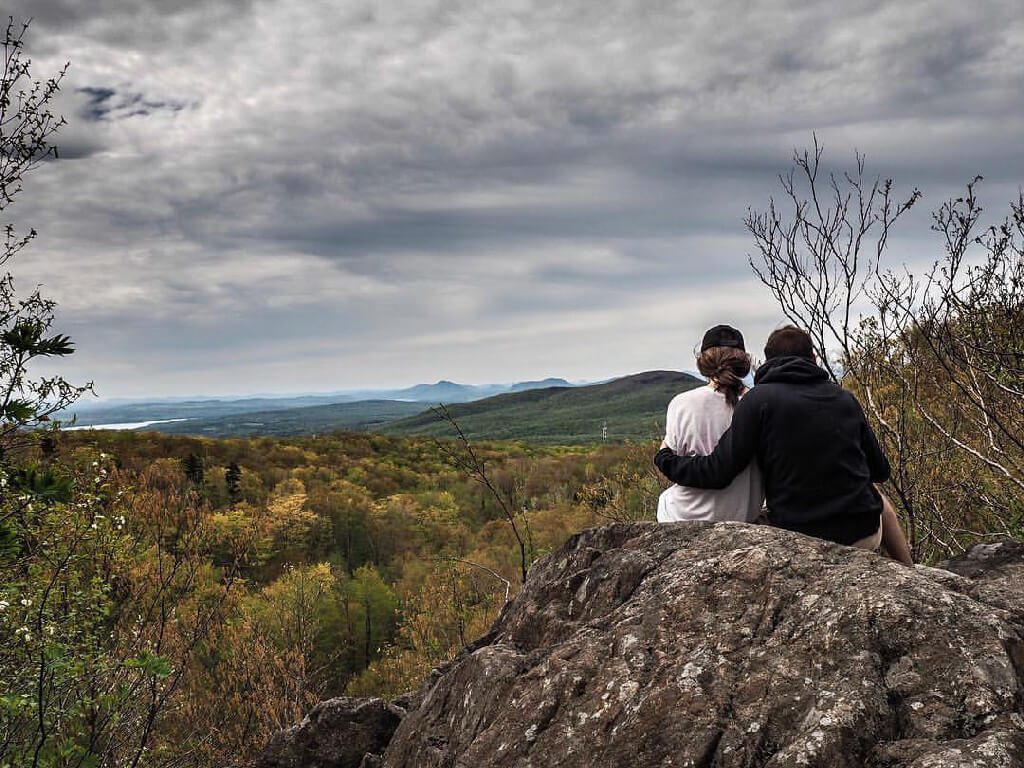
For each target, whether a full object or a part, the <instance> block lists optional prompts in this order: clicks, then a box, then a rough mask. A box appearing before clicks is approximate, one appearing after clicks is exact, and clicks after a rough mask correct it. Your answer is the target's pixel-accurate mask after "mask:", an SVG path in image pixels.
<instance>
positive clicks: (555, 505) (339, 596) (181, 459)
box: [0, 433, 660, 765]
mask: <svg viewBox="0 0 1024 768" xmlns="http://www.w3.org/2000/svg"><path fill="white" fill-rule="evenodd" d="M475 450H476V451H477V452H478V454H479V456H480V457H481V458H482V460H483V461H484V462H485V463H486V466H487V471H488V474H489V475H490V476H491V478H492V479H493V480H494V485H495V487H496V488H497V489H498V490H499V492H501V493H505V494H507V497H506V498H504V502H505V504H506V507H508V506H509V505H510V507H511V508H512V509H514V510H515V511H516V514H517V515H519V518H518V520H519V524H520V528H521V530H522V532H523V534H524V535H525V537H526V539H527V542H526V543H527V547H526V551H527V556H528V558H529V559H531V560H533V559H536V558H538V557H542V556H543V555H544V554H546V553H547V552H550V551H551V550H552V549H554V548H556V547H558V546H559V545H561V544H562V543H563V542H564V541H565V539H566V538H567V537H568V536H570V535H571V534H572V533H574V532H576V531H579V530H581V529H582V528H585V527H588V526H591V525H595V524H598V523H600V522H602V518H601V517H600V516H599V513H600V512H601V509H598V508H597V507H596V506H595V505H594V503H593V502H592V493H591V492H590V491H588V490H587V489H588V487H592V486H593V485H594V484H595V483H601V482H603V481H602V480H601V478H602V477H605V476H608V477H611V478H613V479H612V480H611V481H610V485H609V484H608V483H605V484H604V485H603V486H602V487H607V488H612V489H613V490H614V491H615V492H617V493H620V494H633V495H635V494H636V493H640V494H641V495H643V494H645V493H654V494H656V493H657V491H658V490H660V488H659V486H658V484H657V483H654V484H653V485H649V486H646V485H645V486H644V487H643V488H642V489H639V490H638V489H632V490H629V489H626V488H625V487H624V485H623V484H624V483H626V482H627V481H628V478H631V477H633V476H634V475H635V474H636V473H638V472H642V471H645V470H641V469H639V468H636V467H634V468H630V469H624V468H622V467H621V465H622V464H623V463H631V464H635V463H636V461H637V458H638V457H640V456H641V453H642V454H643V455H642V457H641V458H642V465H643V466H645V467H646V466H647V465H649V462H650V455H651V453H652V452H653V446H645V447H643V449H638V448H628V449H624V448H623V447H621V446H619V447H608V448H601V449H592V448H589V449H587V448H578V449H566V448H537V447H531V446H523V445H518V444H507V445H479V446H475ZM101 453H102V454H103V456H104V458H102V459H100V458H98V457H99V456H100V455H101ZM93 461H96V464H95V465H93V464H92V462H93ZM197 465H199V466H197ZM26 466H27V465H26ZM230 466H235V467H236V469H235V470H232V471H233V473H234V476H235V478H237V484H236V487H235V490H234V491H232V490H231V489H229V487H228V480H227V479H226V475H227V470H228V467H230ZM32 467H33V470H32V471H33V472H35V473H36V474H35V475H32V476H31V477H34V478H36V479H35V480H33V479H31V478H30V477H28V476H27V475H26V476H19V478H20V479H19V480H18V482H19V483H20V484H21V486H25V487H29V486H31V487H33V488H35V491H32V490H31V489H30V490H28V491H24V492H22V491H19V493H18V495H13V494H10V493H8V494H7V495H5V496H4V497H3V499H4V501H3V503H4V504H5V505H6V507H4V510H6V511H2V514H3V515H6V517H2V518H0V521H4V520H6V521H9V522H10V521H20V522H18V523H17V525H14V523H11V525H14V528H11V526H10V525H9V526H8V528H9V529H10V530H13V535H14V541H15V544H16V546H15V549H10V547H9V548H8V550H6V551H5V552H4V554H3V556H2V557H0V577H2V579H3V580H2V582H0V583H2V584H3V586H2V587H0V606H3V607H2V610H0V640H2V646H3V650H2V651H0V654H2V657H0V685H2V690H0V697H2V700H0V717H2V718H3V720H2V722H0V725H2V727H3V728H4V729H5V730H4V733H5V734H6V737H7V738H8V746H7V747H6V748H5V749H6V750H7V751H6V753H3V754H0V765H2V764H4V762H5V761H7V762H10V761H11V760H12V757H11V756H12V755H15V754H17V755H22V756H23V755H25V754H27V753H28V752H29V751H32V750H33V749H34V746H35V744H36V743H38V742H39V740H40V734H39V733H37V730H38V728H37V726H36V723H37V722H38V720H39V718H38V710H39V708H40V705H39V697H38V696H37V694H36V691H37V690H38V689H39V681H40V679H41V676H42V678H44V682H45V685H46V686H49V688H46V693H45V694H44V699H43V707H42V708H43V709H44V710H45V718H44V722H45V723H46V724H47V731H46V732H45V734H42V741H43V742H44V743H45V749H44V750H43V751H42V754H43V756H44V757H45V760H42V761H41V763H40V764H42V765H72V764H76V765H77V764H83V765H84V764H89V763H90V762H92V763H93V764H95V765H115V764H124V763H126V762H131V760H132V759H133V756H134V755H135V754H136V753H137V752H138V750H140V749H142V748H143V747H144V748H145V760H144V762H145V764H147V765H161V764H163V763H164V762H170V761H171V759H172V757H173V759H176V760H179V761H180V760H182V759H185V760H188V761H190V762H191V763H192V764H196V765H214V764H227V763H234V762H239V761H240V760H242V759H244V758H245V756H246V755H248V754H250V752H251V751H252V750H253V749H255V748H258V746H259V745H261V744H263V743H265V741H266V740H267V738H269V736H270V735H271V734H272V733H273V732H274V731H275V730H277V729H279V728H281V727H284V726H287V725H289V724H291V723H293V722H294V721H295V720H296V719H297V718H298V717H300V716H301V715H302V714H303V713H304V712H305V711H306V710H308V708H309V707H310V706H311V705H312V704H313V703H314V702H315V701H317V700H319V699H322V698H324V697H328V696H332V695H338V694H341V693H344V692H345V691H348V692H350V693H357V694H377V695H394V694H397V693H400V692H402V691H404V690H409V689H412V688H415V687H417V686H418V685H419V684H420V682H421V681H422V679H423V677H424V675H425V674H426V673H427V672H429V670H430V668H431V667H433V666H435V665H437V664H439V663H441V662H443V661H444V660H446V659H448V658H450V657H451V656H453V655H454V654H455V653H457V652H458V651H459V650H460V649H461V648H463V647H464V646H465V645H466V644H467V643H471V642H472V641H473V640H475V639H476V638H478V637H479V636H481V635H482V634H484V633H485V632H486V631H487V629H488V627H489V626H490V624H491V622H492V621H493V619H494V617H495V616H496V615H497V612H498V611H499V610H500V609H501V606H502V605H503V604H504V602H505V600H506V599H508V598H509V597H511V596H513V595H514V594H515V591H516V590H517V589H518V587H519V584H520V578H521V575H520V562H519V558H520V550H519V547H518V543H517V542H516V540H515V538H514V536H513V533H512V531H511V528H510V526H509V524H508V521H507V519H506V517H505V514H504V512H503V506H502V504H501V503H499V502H498V500H497V499H495V498H494V497H493V495H491V493H490V492H489V491H488V490H487V489H485V488H483V487H482V486H481V485H480V484H479V483H477V482H474V481H473V479H471V478H470V477H468V476H466V475H464V474H461V473H460V472H457V471H455V470H453V469H452V466H451V464H450V463H449V460H448V459H446V457H445V456H444V454H443V452H442V451H441V450H439V449H438V447H437V445H436V444H435V443H434V442H433V441H431V440H425V439H406V438H387V437H381V436H378V435H366V434H351V435H350V434H344V435H342V434H339V435H331V436H327V437H322V438H316V439H313V438H305V439H295V440H287V439H280V440H278V439H265V438H261V439H253V440H223V441H213V440H206V439H194V438H180V437H167V436H159V435H156V434H129V433H119V434H118V433H105V434H103V433H100V434H91V435H86V434H82V433H69V434H66V435H63V436H61V437H60V440H59V443H58V445H57V454H56V457H55V458H53V457H48V458H46V459H45V460H44V461H42V462H36V463H35V464H32ZM186 467H187V468H190V472H189V473H188V474H186V472H185V469H186ZM198 470H201V471H198ZM46 472H49V473H50V474H51V475H53V477H57V478H58V479H59V478H66V479H67V483H66V484H65V486H62V487H64V488H65V492H64V496H66V498H63V497H62V498H61V499H57V498H56V497H53V495H52V494H51V496H49V497H47V496H45V495H41V494H44V492H45V487H47V486H46V483H44V482H42V480H40V479H39V477H41V476H42V475H41V474H40V473H46ZM53 477H51V478H50V481H48V482H50V484H51V485H53V482H55V481H54V480H53ZM32 483H35V486H33V485H32ZM58 484H59V483H58ZM616 484H618V485H616ZM36 486H38V487H36ZM630 504H632V506H631V507H630V509H631V510H633V512H632V513H631V514H632V515H633V516H636V513H637V512H638V511H640V510H643V509H651V510H653V506H651V505H650V504H649V503H646V504H645V503H641V502H638V503H635V504H634V503H633V502H630ZM18 510H20V513H19V514H20V517H18V515H17V514H15V512H18ZM28 512H30V513H31V514H27V513H28ZM641 514H642V512H641ZM18 526H20V527H18ZM5 530H6V529H5ZM2 543H3V542H0V544H2ZM9 543H10V542H9ZM26 543H30V544H31V546H26ZM12 546H13V545H12ZM55 563H56V565H55ZM51 583H52V584H53V585H55V586H54V587H53V588H50V591H49V593H48V592H47V589H48V585H50V584H51ZM23 600H24V601H27V604H23V603H22V601H23ZM41 605H42V606H43V608H40V606H41ZM40 658H43V659H44V661H43V663H42V665H40V663H39V659H40ZM72 659H74V661H73V662H72V661H71V660H72ZM44 687H45V686H44ZM71 702H74V703H73V704H72V703H71ZM128 733H131V734H133V736H132V737H131V738H128V737H126V736H125V735H124V734H128ZM133 750H135V751H134V752H133ZM19 759H20V758H19ZM15 762H16V761H15Z"/></svg>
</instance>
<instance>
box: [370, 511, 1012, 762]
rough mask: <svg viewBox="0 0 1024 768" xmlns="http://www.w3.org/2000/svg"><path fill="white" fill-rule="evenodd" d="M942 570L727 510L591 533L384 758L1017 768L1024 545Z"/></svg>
mask: <svg viewBox="0 0 1024 768" xmlns="http://www.w3.org/2000/svg"><path fill="white" fill-rule="evenodd" d="M985 546H987V547H989V548H990V549H989V550H982V551H980V552H979V551H978V550H972V553H970V554H969V555H968V556H967V557H965V558H961V559H959V560H957V561H951V562H949V563H945V564H943V565H944V566H945V568H946V570H940V569H936V568H920V567H919V568H914V569H911V568H904V567H902V566H900V565H898V564H896V563H895V562H892V561H890V560H886V559H883V558H880V557H878V556H876V555H873V554H870V553H867V552H862V551H856V550H853V549H850V548H847V547H840V546H836V545H833V544H828V543H826V542H823V541H818V540H815V539H810V538H806V537H803V536H799V535H797V534H792V533H788V532H786V531H781V530H778V529H773V528H768V527H761V526H749V525H741V524H732V523H718V524H710V523H679V524H673V525H663V526H658V525H653V524H650V525H647V524H637V525H615V526H610V527H606V528H599V529H594V530H590V531H586V532H584V533H581V534H579V535H577V536H575V537H574V538H573V539H571V540H570V541H569V542H568V543H567V544H566V545H565V546H564V547H563V548H562V549H561V550H559V551H558V552H556V553H554V554H553V555H550V556H549V557H547V558H546V559H545V560H544V561H542V562H541V563H539V564H538V565H537V566H536V567H535V568H534V569H533V570H532V571H531V572H530V577H529V580H528V582H527V584H526V586H525V587H524V589H523V591H522V593H521V594H520V595H519V596H518V597H517V598H516V599H515V600H514V601H513V602H512V603H511V604H510V605H508V606H507V607H506V609H505V611H504V612H503V613H502V615H501V617H500V618H499V619H498V621H497V622H496V624H495V626H494V628H493V630H492V631H491V633H490V634H489V635H488V636H487V637H486V638H485V639H484V640H483V642H482V643H481V644H480V645H479V647H476V648H474V649H472V650H469V651H467V652H464V653H463V654H460V656H459V657H457V658H456V659H455V661H454V662H453V663H452V664H450V665H448V666H447V667H446V668H445V669H443V670H441V671H440V674H438V675H435V676H434V677H433V678H432V679H431V680H430V681H428V683H427V684H426V685H425V686H424V689H423V691H422V692H421V699H422V700H421V701H420V703H419V706H418V707H417V708H416V709H415V710H414V711H411V712H410V713H409V714H407V715H406V716H405V718H404V719H403V720H402V722H401V724H400V725H399V726H398V728H397V730H396V731H395V734H394V736H393V737H392V739H391V741H390V743H389V745H388V747H387V750H386V752H385V753H384V756H383V761H382V764H383V765H384V766H386V767H387V768H431V767H434V766H436V767H437V768H441V767H442V766H444V767H445V768H499V767H501V768H505V767H507V768H513V767H515V768H526V767H527V766H536V767H537V768H541V767H542V766H543V767H545V768H546V767H547V766H565V767H566V768H575V767H577V766H579V767H580V768H584V767H585V768H602V767H604V766H607V767H608V768H619V767H620V766H694V767H699V766H703V767H705V768H711V767H712V766H714V767H715V768H731V767H733V766H736V767H737V768H738V767H739V766H766V767H768V766H771V767H776V766H778V767H780V768H781V767H782V766H822V767H824V766H829V768H834V767H840V766H851V767H852V766H874V767H876V768H894V767H895V766H905V767H907V768H944V767H946V766H949V767H950V768H952V767H953V766H956V767H957V768H963V767H964V766H979V768H980V767H981V766H984V767H985V768H1010V767H1012V766H1024V718H1022V712H1024V709H1022V705H1024V694H1022V691H1024V679H1022V678H1024V583H1022V581H1024V580H1022V579H1021V575H1022V570H1024V546H1022V545H1020V544H1018V543H1013V542H1008V543H1004V544H998V545H985Z"/></svg>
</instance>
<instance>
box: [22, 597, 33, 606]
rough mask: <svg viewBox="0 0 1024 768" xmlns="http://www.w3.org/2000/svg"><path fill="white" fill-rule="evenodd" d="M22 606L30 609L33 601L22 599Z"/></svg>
mask: <svg viewBox="0 0 1024 768" xmlns="http://www.w3.org/2000/svg"><path fill="white" fill-rule="evenodd" d="M21 604H22V605H24V606H25V607H26V608H28V607H29V606H30V605H32V601H31V600H29V599H28V598H27V597H23V598H21Z"/></svg>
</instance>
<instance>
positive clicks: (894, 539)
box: [878, 492, 914, 565]
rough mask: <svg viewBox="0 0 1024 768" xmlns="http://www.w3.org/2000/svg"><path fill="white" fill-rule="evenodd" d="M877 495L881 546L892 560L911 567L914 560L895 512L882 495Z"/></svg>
mask: <svg viewBox="0 0 1024 768" xmlns="http://www.w3.org/2000/svg"><path fill="white" fill-rule="evenodd" d="M878 495H879V496H881V497H882V546H883V547H885V551H886V552H888V553H889V557H891V558H892V559H893V560H899V561H900V562H901V563H903V564H904V565H913V564H914V558H913V557H911V555H910V546H909V545H908V544H907V537H906V536H904V535H903V528H902V527H901V526H900V521H899V518H897V517H896V510H895V509H893V506H892V502H891V501H889V499H888V497H886V495H885V494H884V493H882V492H879V494H878Z"/></svg>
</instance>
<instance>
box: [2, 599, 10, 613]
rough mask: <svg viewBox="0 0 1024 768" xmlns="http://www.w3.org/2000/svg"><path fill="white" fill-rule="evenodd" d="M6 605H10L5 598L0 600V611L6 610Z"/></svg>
mask: <svg viewBox="0 0 1024 768" xmlns="http://www.w3.org/2000/svg"><path fill="white" fill-rule="evenodd" d="M8 606H10V603H9V602H7V601H6V600H0V611H5V610H7V608H8Z"/></svg>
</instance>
